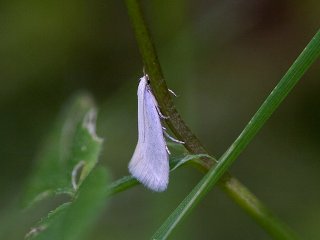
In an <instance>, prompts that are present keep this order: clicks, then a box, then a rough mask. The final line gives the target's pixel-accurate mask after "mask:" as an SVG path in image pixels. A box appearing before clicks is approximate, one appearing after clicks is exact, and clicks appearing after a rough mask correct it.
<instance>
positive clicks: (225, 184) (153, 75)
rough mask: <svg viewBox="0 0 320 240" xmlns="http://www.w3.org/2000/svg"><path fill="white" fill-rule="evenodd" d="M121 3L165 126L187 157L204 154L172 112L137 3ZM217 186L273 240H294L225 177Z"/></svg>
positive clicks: (208, 165) (259, 204) (133, 0)
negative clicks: (183, 143) (164, 116)
mask: <svg viewBox="0 0 320 240" xmlns="http://www.w3.org/2000/svg"><path fill="white" fill-rule="evenodd" d="M125 3H126V6H127V10H128V14H129V17H130V21H131V24H132V26H133V29H134V33H135V37H136V40H137V43H138V47H139V50H140V54H141V56H142V60H143V64H144V66H145V68H146V71H147V73H148V75H149V76H150V79H151V85H152V89H153V93H154V95H155V97H156V98H157V101H158V104H159V106H160V108H161V111H162V113H163V114H164V115H166V116H169V118H168V119H166V123H167V125H168V126H169V128H170V130H171V131H172V132H173V133H174V134H175V136H176V137H177V138H178V139H179V140H182V141H184V142H185V147H186V149H187V150H188V151H189V152H190V153H191V154H201V153H203V154H208V152H207V151H206V150H205V148H204V147H203V146H202V144H201V142H200V141H199V140H198V138H197V137H196V136H195V135H194V134H193V133H192V131H191V130H190V129H189V128H188V126H187V125H186V124H185V122H184V121H183V119H182V118H181V116H180V114H179V113H178V111H177V109H176V108H175V105H174V103H173V100H172V98H171V96H170V94H169V92H168V87H167V85H166V82H165V80H164V76H163V73H162V70H161V66H160V63H159V61H158V57H157V54H156V50H155V47H154V45H153V42H152V40H151V36H150V34H149V31H148V29H147V26H146V23H145V21H144V18H143V14H142V12H141V8H140V5H139V3H138V2H137V0H126V1H125ZM199 164H200V166H201V168H202V170H204V171H208V170H209V169H210V168H211V167H212V166H213V164H214V161H211V160H210V159H208V158H201V160H200V161H199ZM219 186H220V187H221V189H222V190H223V191H224V192H226V193H227V194H228V195H229V196H230V197H231V199H233V200H234V201H235V202H236V203H237V204H238V205H239V206H240V207H241V208H242V209H244V210H245V211H246V213H247V214H249V215H250V216H251V217H252V218H253V219H254V220H255V221H257V222H258V223H259V224H260V226H261V227H262V228H264V229H265V230H266V231H267V232H268V233H269V234H270V235H272V236H274V237H275V238H276V239H294V238H295V237H294V234H293V233H292V231H291V230H290V229H289V228H288V227H287V226H286V225H285V224H284V223H282V222H281V221H280V220H279V219H277V218H276V217H275V216H274V215H273V214H272V213H271V211H270V210H268V208H267V207H266V206H265V205H264V204H263V203H262V202H261V201H260V200H259V199H258V198H257V197H256V196H255V195H254V194H253V193H252V192H250V191H249V190H248V189H247V188H246V187H245V186H244V185H243V184H241V183H240V181H239V180H237V179H236V178H234V177H232V176H231V175H230V174H229V173H226V174H224V175H223V176H222V177H221V179H220V181H219Z"/></svg>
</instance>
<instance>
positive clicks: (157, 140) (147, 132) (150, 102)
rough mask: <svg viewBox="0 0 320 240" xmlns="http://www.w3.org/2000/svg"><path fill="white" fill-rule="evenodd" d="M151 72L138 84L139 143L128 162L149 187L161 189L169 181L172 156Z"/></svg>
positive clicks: (140, 180) (133, 172) (164, 187)
mask: <svg viewBox="0 0 320 240" xmlns="http://www.w3.org/2000/svg"><path fill="white" fill-rule="evenodd" d="M148 81H149V80H148V76H147V75H145V76H143V77H142V78H140V83H139V87H138V92H137V95H138V133H139V136H138V143H137V146H136V149H135V151H134V153H133V156H132V158H131V161H130V163H129V171H130V173H131V174H132V175H133V176H134V177H135V178H136V179H137V180H138V181H139V182H141V183H142V184H143V185H145V186H146V187H148V188H149V189H151V190H153V191H156V192H162V191H164V190H166V188H167V186H168V182H169V157H168V152H167V145H166V142H165V139H164V135H163V133H164V131H163V128H162V125H161V120H160V117H163V116H162V114H161V112H160V110H159V108H158V103H157V101H156V99H155V97H154V96H153V94H152V92H151V88H150V85H149V83H148Z"/></svg>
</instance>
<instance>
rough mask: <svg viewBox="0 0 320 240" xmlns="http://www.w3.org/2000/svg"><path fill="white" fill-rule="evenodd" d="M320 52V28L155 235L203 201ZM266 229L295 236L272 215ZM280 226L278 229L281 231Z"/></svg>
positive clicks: (163, 233)
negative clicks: (243, 127) (246, 122)
mask: <svg viewBox="0 0 320 240" xmlns="http://www.w3.org/2000/svg"><path fill="white" fill-rule="evenodd" d="M319 55H320V31H318V32H317V33H316V35H315V36H314V38H313V39H312V40H311V41H310V43H309V44H308V45H307V47H306V48H305V49H304V50H303V52H302V53H301V54H300V56H299V57H298V58H297V60H296V61H295V62H294V63H293V64H292V66H291V67H290V68H289V70H288V71H287V73H286V74H285V75H284V77H283V78H282V79H281V81H280V82H279V83H278V84H277V86H276V87H275V88H274V89H273V91H272V92H271V93H270V95H269V96H268V98H267V99H266V100H265V101H264V103H263V104H262V106H261V107H260V108H259V109H258V111H257V112H256V113H255V115H254V116H253V117H252V119H251V120H250V122H249V123H248V124H247V126H246V127H245V129H244V130H243V131H242V133H241V134H240V135H239V137H238V138H237V139H236V140H235V141H234V143H233V144H232V145H231V146H230V147H229V148H228V150H227V151H226V152H225V153H224V154H223V155H222V157H221V158H220V159H219V161H218V164H217V165H216V166H215V167H213V168H211V169H210V170H209V172H208V173H207V174H206V175H205V176H204V177H203V178H202V180H201V181H200V182H199V183H198V184H197V185H196V187H195V188H194V189H193V190H192V191H191V192H190V193H189V195H188V196H187V197H186V198H185V199H184V200H183V201H182V202H181V203H180V205H179V206H178V207H177V208H176V209H175V210H174V211H173V212H172V214H171V215H170V216H169V217H168V218H167V220H166V221H165V222H164V224H163V225H162V226H161V227H160V228H159V229H158V231H157V232H156V233H155V234H154V236H153V237H152V239H166V238H167V237H168V236H169V235H170V233H171V232H172V231H173V230H174V229H175V227H176V226H177V225H178V223H180V222H181V220H182V219H184V217H186V216H187V214H188V213H190V212H191V210H192V209H193V208H194V207H195V206H196V205H197V204H198V203H199V202H200V200H201V199H202V198H203V197H204V196H205V195H206V194H207V193H208V192H209V190H210V189H211V188H212V187H213V186H214V184H215V183H217V182H218V180H219V178H220V177H221V176H222V175H223V174H224V173H225V172H226V171H227V170H228V168H229V167H230V166H231V164H232V163H233V162H234V160H235V159H236V158H237V157H238V156H239V155H240V153H241V152H242V151H243V150H244V149H245V148H246V146H247V145H248V144H249V143H250V141H251V140H252V139H253V137H254V136H255V135H256V133H257V132H258V131H259V130H260V128H261V127H262V126H263V125H264V123H265V122H266V121H267V120H268V118H269V117H270V116H271V115H272V113H273V112H274V111H275V110H276V109H277V107H278V106H279V105H280V103H281V102H282V101H283V100H284V99H285V97H286V96H287V95H288V93H289V92H290V91H291V90H292V88H293V87H294V86H295V85H296V83H297V82H298V81H299V80H300V79H301V77H302V76H303V74H304V73H305V72H306V71H307V69H308V68H309V67H310V66H311V65H312V64H313V63H314V61H315V60H316V59H317V58H318V57H319ZM265 224H266V225H265V227H266V229H267V230H268V231H269V233H270V234H271V235H272V236H274V237H275V238H276V239H295V237H294V236H293V235H291V233H288V232H284V231H281V227H275V226H276V224H277V223H275V222H273V219H270V221H269V222H267V223H265ZM278 230H279V231H278Z"/></svg>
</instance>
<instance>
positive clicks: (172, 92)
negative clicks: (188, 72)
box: [168, 88, 178, 97]
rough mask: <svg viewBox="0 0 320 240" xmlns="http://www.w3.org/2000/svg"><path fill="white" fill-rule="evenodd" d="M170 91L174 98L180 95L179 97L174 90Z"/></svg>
mask: <svg viewBox="0 0 320 240" xmlns="http://www.w3.org/2000/svg"><path fill="white" fill-rule="evenodd" d="M168 91H169V92H170V93H171V94H172V95H173V96H175V97H178V95H177V94H176V93H175V92H174V91H173V90H171V89H169V88H168Z"/></svg>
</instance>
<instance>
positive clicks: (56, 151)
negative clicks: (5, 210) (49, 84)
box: [23, 93, 102, 206]
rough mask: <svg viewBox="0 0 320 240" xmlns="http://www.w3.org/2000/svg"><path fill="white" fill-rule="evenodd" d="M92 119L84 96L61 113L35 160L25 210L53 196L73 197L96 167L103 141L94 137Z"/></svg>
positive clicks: (93, 113)
mask: <svg viewBox="0 0 320 240" xmlns="http://www.w3.org/2000/svg"><path fill="white" fill-rule="evenodd" d="M95 116H96V110H95V106H94V103H93V100H92V98H91V97H90V96H89V95H88V94H85V93H81V94H78V95H76V96H75V97H73V98H72V99H71V101H70V102H69V103H68V104H67V106H66V107H65V108H64V109H63V111H62V113H61V114H60V116H59V117H58V119H57V121H56V124H55V126H54V128H53V130H52V131H51V133H50V134H49V136H48V138H47V140H46V141H45V142H44V145H43V147H42V149H41V151H40V153H39V155H38V157H37V159H36V164H35V166H34V171H33V173H32V175H31V177H30V179H29V182H28V184H27V186H26V192H25V196H24V199H23V205H24V206H28V205H30V204H32V203H34V202H36V201H39V200H42V199H44V198H46V197H48V196H52V195H54V194H61V193H67V194H70V195H73V194H74V193H75V188H76V187H77V186H78V185H79V184H80V183H81V182H82V181H83V179H84V178H85V177H86V176H87V175H88V174H89V172H90V171H91V170H92V168H93V167H94V166H95V164H96V162H97V160H98V155H99V152H100V149H101V143H102V139H100V138H98V137H97V136H96V134H95ZM72 175H73V176H72ZM78 176H79V181H78ZM72 179H73V180H74V181H73V182H74V184H72ZM73 185H74V186H73Z"/></svg>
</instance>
